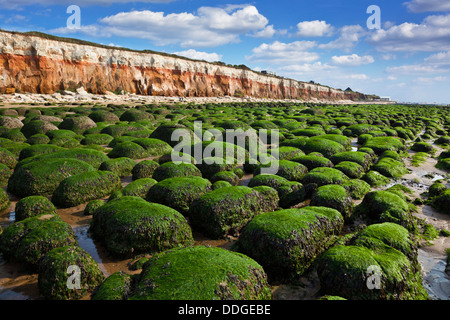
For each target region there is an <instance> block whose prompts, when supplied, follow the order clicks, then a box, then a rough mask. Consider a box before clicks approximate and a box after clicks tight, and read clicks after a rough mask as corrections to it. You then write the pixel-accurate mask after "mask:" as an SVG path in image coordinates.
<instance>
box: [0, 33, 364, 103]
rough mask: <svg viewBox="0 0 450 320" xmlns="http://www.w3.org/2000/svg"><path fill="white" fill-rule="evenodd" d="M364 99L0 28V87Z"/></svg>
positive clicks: (170, 58)
mask: <svg viewBox="0 0 450 320" xmlns="http://www.w3.org/2000/svg"><path fill="white" fill-rule="evenodd" d="M80 87H84V88H85V90H86V91H87V92H89V93H93V94H105V93H108V92H118V91H119V92H120V91H126V92H130V93H135V94H138V95H150V96H182V97H217V96H231V97H241V96H248V97H255V98H271V99H303V100H309V99H312V98H316V99H326V100H334V101H336V100H354V101H356V100H366V99H367V98H368V97H367V96H366V95H363V94H360V93H356V92H344V91H341V90H336V89H333V88H329V87H326V86H321V85H317V84H311V83H305V82H300V81H296V80H292V79H286V78H282V77H276V76H271V75H265V74H262V73H258V72H254V71H251V70H247V69H240V68H235V67H230V66H225V65H221V64H217V63H208V62H205V61H197V60H190V59H187V58H182V57H177V56H173V55H166V54H158V53H153V52H152V53H149V52H143V51H132V50H128V49H124V48H116V47H107V46H102V45H96V44H90V43H86V42H83V41H78V40H73V39H72V40H68V39H63V38H57V37H53V36H45V35H44V36H38V35H34V34H26V33H17V32H7V31H0V92H1V93H12V92H14V91H15V92H21V93H23V92H29V93H42V94H52V93H55V92H57V91H60V90H74V89H77V88H80Z"/></svg>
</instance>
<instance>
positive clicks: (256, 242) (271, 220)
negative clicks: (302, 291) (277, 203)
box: [237, 207, 344, 280]
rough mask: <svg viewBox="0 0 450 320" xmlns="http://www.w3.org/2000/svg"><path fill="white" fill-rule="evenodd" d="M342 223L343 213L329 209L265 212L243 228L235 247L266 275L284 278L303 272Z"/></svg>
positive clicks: (325, 246) (315, 208)
mask: <svg viewBox="0 0 450 320" xmlns="http://www.w3.org/2000/svg"><path fill="white" fill-rule="evenodd" d="M343 225H344V220H343V217H342V215H341V214H340V213H339V212H338V211H337V210H334V209H331V208H324V207H304V208H301V209H285V210H279V211H274V212H267V213H263V214H260V215H257V216H255V217H254V218H253V219H252V220H251V221H250V222H249V223H248V224H247V225H246V226H245V227H244V229H243V230H242V231H241V234H240V235H239V240H238V243H237V249H238V251H239V252H242V253H244V254H247V255H249V256H250V257H251V258H253V259H255V260H256V261H257V262H259V263H260V264H261V265H262V266H263V268H264V270H265V271H266V272H267V273H268V275H269V278H273V279H280V280H286V279H289V278H291V277H292V276H295V275H301V274H302V273H303V272H305V271H306V270H307V269H308V268H309V266H311V264H312V262H313V260H314V259H315V258H316V257H317V256H318V255H319V254H320V253H322V252H323V251H324V250H325V249H327V248H328V246H329V245H331V243H330V242H331V241H330V240H331V239H332V236H333V235H338V234H339V233H340V231H341V229H342V227H343ZM306 235H307V236H306Z"/></svg>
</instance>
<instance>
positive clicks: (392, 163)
mask: <svg viewBox="0 0 450 320" xmlns="http://www.w3.org/2000/svg"><path fill="white" fill-rule="evenodd" d="M372 170H375V171H378V172H379V173H381V174H382V175H383V176H385V177H388V178H401V177H402V176H403V175H404V174H406V173H408V172H409V171H408V169H407V168H406V166H405V164H404V163H403V162H402V161H397V160H394V159H392V158H382V159H380V160H379V161H378V162H377V163H376V164H374V165H373V166H372Z"/></svg>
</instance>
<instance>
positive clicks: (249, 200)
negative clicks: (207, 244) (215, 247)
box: [188, 186, 278, 239]
mask: <svg viewBox="0 0 450 320" xmlns="http://www.w3.org/2000/svg"><path fill="white" fill-rule="evenodd" d="M264 200H266V199H265V195H264V194H262V193H259V192H258V191H256V190H254V189H251V188H249V187H245V186H237V187H228V188H219V189H216V190H214V191H211V192H209V193H206V194H204V195H202V196H201V197H200V198H199V199H197V200H195V201H194V202H193V203H192V205H191V207H190V210H189V214H188V216H189V220H190V223H191V224H192V226H193V228H194V229H197V230H199V231H201V232H202V233H204V234H205V235H208V236H210V237H212V238H214V239H221V238H224V237H225V236H227V235H230V234H234V233H236V232H238V231H239V230H240V229H241V228H242V227H243V226H244V225H245V224H246V223H247V222H248V221H249V220H251V219H252V218H253V217H254V216H256V215H258V214H260V213H262V212H268V211H273V210H275V209H276V208H277V207H278V203H277V202H275V201H273V202H268V201H264Z"/></svg>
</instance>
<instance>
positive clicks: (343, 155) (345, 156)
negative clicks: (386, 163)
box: [330, 151, 372, 170]
mask: <svg viewBox="0 0 450 320" xmlns="http://www.w3.org/2000/svg"><path fill="white" fill-rule="evenodd" d="M330 160H331V161H332V162H333V163H334V164H335V165H336V164H338V163H340V162H343V161H351V162H355V163H357V164H359V165H360V166H362V167H363V168H364V170H368V169H369V168H370V166H371V165H372V157H371V156H370V155H369V154H367V153H365V152H361V151H345V152H340V153H336V154H334V155H333V156H332V157H331V159H330Z"/></svg>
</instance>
